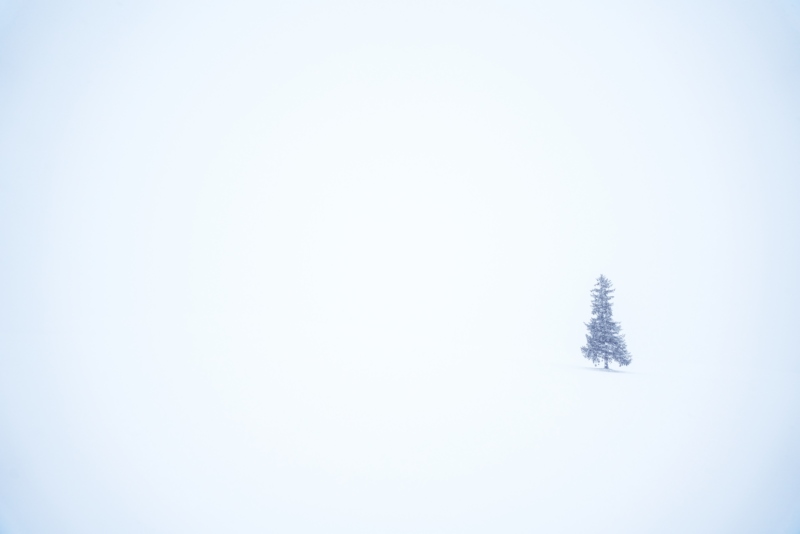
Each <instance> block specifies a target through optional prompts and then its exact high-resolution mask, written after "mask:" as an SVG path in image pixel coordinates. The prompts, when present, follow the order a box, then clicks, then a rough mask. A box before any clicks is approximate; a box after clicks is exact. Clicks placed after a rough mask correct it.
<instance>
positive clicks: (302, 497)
mask: <svg viewBox="0 0 800 534" xmlns="http://www.w3.org/2000/svg"><path fill="white" fill-rule="evenodd" d="M565 359H566V358H565ZM571 360H572V362H571V363H561V364H559V363H548V362H546V361H545V362H543V363H540V364H536V365H533V364H532V362H531V363H530V364H524V363H520V364H518V365H516V366H514V365H510V366H508V367H507V368H505V369H498V368H497V367H496V366H493V365H490V364H488V363H485V362H484V363H482V364H481V363H475V362H473V366H480V367H481V369H476V368H473V369H469V370H466V371H465V370H464V369H463V365H462V366H459V365H452V367H450V368H449V369H446V368H445V366H442V367H440V368H439V369H429V373H428V374H425V373H421V374H419V375H417V374H416V373H409V374H403V373H402V372H399V373H398V376H396V377H395V378H392V377H391V376H378V375H377V374H375V375H372V376H370V373H368V372H367V373H363V374H362V376H361V377H360V379H359V380H356V381H353V380H346V381H338V380H337V379H336V372H335V371H334V370H333V369H329V370H328V372H325V373H320V375H323V374H324V375H326V376H327V379H326V377H325V376H315V374H314V373H309V372H308V371H307V370H301V369H300V367H295V368H294V369H288V368H287V369H284V370H283V372H282V376H281V377H280V379H279V380H273V381H271V382H270V383H271V385H272V386H275V385H277V384H278V383H281V384H282V387H280V386H278V387H277V388H276V389H273V390H272V391H254V390H247V389H243V388H242V384H241V383H239V385H238V387H237V390H236V391H232V390H228V391H226V390H225V385H224V384H221V383H219V382H216V383H212V382H207V383H206V387H211V388H216V390H215V391H216V394H209V392H208V391H205V392H201V391H199V390H198V388H197V387H194V388H190V387H189V386H186V388H185V389H177V390H175V389H174V388H175V382H173V383H172V387H171V388H172V391H171V393H173V394H174V397H173V398H171V399H170V401H169V403H168V404H166V405H163V404H162V405H155V404H154V403H152V402H150V401H149V400H148V398H147V395H146V394H145V393H144V392H145V391H149V392H150V393H151V394H154V395H155V397H156V398H160V399H161V400H162V402H163V399H166V398H168V396H167V394H168V393H170V392H168V391H161V392H158V391H156V390H157V389H158V388H159V387H164V386H165V385H164V384H161V385H160V386H159V384H157V383H156V382H154V381H153V380H148V379H144V380H141V381H139V382H137V383H135V384H131V377H130V376H128V377H117V379H118V380H119V382H118V383H116V384H113V383H106V384H105V385H104V386H101V387H99V389H95V390H94V391H92V390H84V391H81V392H76V391H72V392H71V393H70V395H71V398H64V399H62V400H63V403H62V405H61V406H59V408H58V410H57V411H58V412H59V415H60V418H59V420H58V421H56V423H55V424H54V423H52V422H51V423H49V426H48V427H43V426H41V424H42V423H44V420H43V419H42V420H39V421H37V420H35V419H33V420H32V419H31V415H30V411H29V412H28V415H27V417H24V418H22V417H19V418H17V419H16V421H15V423H16V424H15V425H13V426H9V425H8V424H6V435H7V436H8V437H7V439H6V446H7V447H8V444H9V443H15V444H16V445H17V447H16V448H14V449H12V450H9V449H6V458H7V459H8V458H14V459H15V461H14V462H8V460H7V461H6V464H5V465H6V467H5V469H6V475H5V476H4V478H5V482H4V484H3V491H4V498H3V502H4V513H5V516H6V517H7V518H8V519H9V520H13V521H17V522H18V523H19V525H20V528H19V530H15V529H14V528H13V527H14V523H13V522H9V524H8V526H7V528H8V529H9V532H17V531H18V532H45V531H47V529H48V525H51V524H52V523H53V522H57V523H58V524H60V525H62V526H64V527H65V528H64V531H67V532H73V531H74V532H79V531H80V532H103V531H109V530H111V529H113V530H114V531H117V532H137V531H138V532H142V531H145V532H165V533H166V532H175V531H178V530H181V531H184V530H191V531H195V532H218V531H220V530H226V531H236V532H263V531H280V532H287V533H290V532H297V533H300V532H323V531H324V532H364V533H368V532H378V531H379V532H398V533H399V532H454V533H455V532H476V533H478V532H498V531H502V532H531V531H539V532H609V533H610V532H616V533H636V532H663V533H671V532H698V533H699V532H732V533H733V532H742V533H746V532H790V531H792V530H791V529H793V528H794V527H796V525H797V522H798V517H797V513H798V508H797V499H796V496H797V495H798V492H799V491H800V482H798V481H800V460H798V457H797V454H796V451H797V450H798V447H799V446H800V432H798V429H797V425H798V422H799V421H800V398H798V397H800V390H798V388H797V387H796V386H797V382H798V377H797V375H796V374H794V373H776V372H771V371H766V370H760V369H754V370H752V369H751V370H743V369H736V368H707V369H703V368H702V367H700V368H694V369H693V368H688V367H683V368H680V369H678V368H675V369H663V368H662V369H659V370H658V371H655V370H654V371H651V372H637V370H636V367H635V366H633V367H632V368H631V369H630V370H624V371H618V370H610V371H604V370H601V369H595V368H593V367H591V366H586V365H583V364H582V363H581V362H580V361H579V357H578V356H577V354H574V355H573V357H572V358H571ZM487 361H488V360H487ZM440 363H441V362H440ZM450 363H453V364H455V363H456V362H450ZM466 365H467V366H468V365H470V364H469V363H467V364H466ZM398 367H399V364H398ZM459 367H461V371H459ZM476 371H480V372H476ZM108 378H110V377H109V376H107V377H106V380H107V379H108ZM173 378H175V377H173ZM343 382H345V383H346V384H347V390H346V391H343V390H342V389H341V388H340V385H341V384H342V383H343ZM85 386H89V387H91V386H90V385H88V384H87V385H85ZM195 386H196V385H195ZM94 387H95V388H98V385H97V384H95V386H94ZM139 388H145V389H144V390H142V392H141V393H139V394H135V393H134V392H133V391H131V390H132V389H139ZM126 389H127V391H126ZM41 393H42V392H40V391H39V392H34V391H26V392H24V393H23V392H16V396H14V397H12V396H10V395H9V392H8V391H5V392H4V402H5V404H6V406H8V405H9V403H10V402H14V403H15V405H17V406H22V405H28V406H31V405H33V404H35V403H36V402H37V400H36V399H37V398H38V397H39V395H41ZM193 395H194V396H195V397H194V398H193V397H192V396H193ZM76 396H83V397H84V399H82V401H83V402H87V401H91V400H94V401H96V402H97V403H98V404H97V405H94V406H92V407H88V406H87V405H85V404H81V401H79V400H78V399H76V398H75V397H76ZM53 410H55V408H54V407H52V406H50V407H47V408H46V409H45V408H44V407H41V408H40V411H39V413H38V415H39V417H41V418H44V417H53V416H54V415H55V414H54V413H53ZM6 417H8V414H6ZM7 421H8V419H7ZM12 434H13V436H12ZM9 437H13V438H15V439H9ZM14 465H17V466H18V468H17V469H15V468H14ZM32 475H33V476H32ZM22 526H24V528H22Z"/></svg>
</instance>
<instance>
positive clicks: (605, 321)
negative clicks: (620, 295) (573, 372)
mask: <svg viewBox="0 0 800 534" xmlns="http://www.w3.org/2000/svg"><path fill="white" fill-rule="evenodd" d="M613 292H614V289H613V288H612V286H611V280H609V279H608V278H606V277H605V276H603V275H602V274H601V275H600V278H598V279H597V283H596V284H595V286H594V289H592V319H591V321H589V322H588V323H584V324H586V327H587V328H588V329H589V333H588V334H586V346H585V347H581V352H583V355H584V357H585V358H587V359H589V360H591V361H592V363H593V364H594V365H595V366H596V365H597V364H598V363H600V362H603V363H604V368H605V369H608V362H609V361H612V362H617V363H618V364H619V365H620V367H622V366H624V365H628V364H629V363H631V355H630V353H629V352H628V347H627V345H626V344H625V336H624V335H623V334H621V333H620V326H619V323H617V322H614V320H613V318H612V315H611V305H612V304H611V299H613V298H614V296H613V295H612V293H613Z"/></svg>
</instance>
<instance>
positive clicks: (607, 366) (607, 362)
mask: <svg viewBox="0 0 800 534" xmlns="http://www.w3.org/2000/svg"><path fill="white" fill-rule="evenodd" d="M605 368H606V369H608V358H606V366H605Z"/></svg>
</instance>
